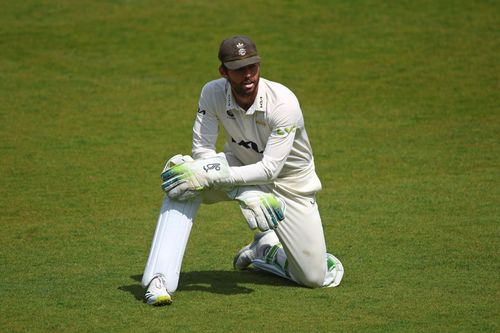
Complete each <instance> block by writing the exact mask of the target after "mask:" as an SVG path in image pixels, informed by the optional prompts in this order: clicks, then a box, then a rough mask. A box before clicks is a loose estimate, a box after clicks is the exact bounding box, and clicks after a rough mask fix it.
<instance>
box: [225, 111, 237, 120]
mask: <svg viewBox="0 0 500 333" xmlns="http://www.w3.org/2000/svg"><path fill="white" fill-rule="evenodd" d="M226 114H227V117H228V118H231V119H235V118H234V113H233V111H231V110H227V111H226Z"/></svg>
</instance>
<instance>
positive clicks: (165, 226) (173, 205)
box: [142, 195, 201, 294]
mask: <svg viewBox="0 0 500 333" xmlns="http://www.w3.org/2000/svg"><path fill="white" fill-rule="evenodd" d="M200 204H201V198H200V197H196V198H194V199H193V200H189V201H176V200H172V199H170V198H169V197H168V195H166V196H165V199H164V200H163V204H162V207H161V210H160V216H159V217H158V222H157V225H156V230H155V233H154V236H153V242H152V244H151V250H150V252H149V257H148V262H147V264H146V268H145V269H144V274H143V276H142V286H143V287H144V288H146V287H147V286H148V285H149V283H150V282H151V280H152V279H153V277H154V276H155V275H156V274H162V275H163V276H164V277H165V279H166V281H167V283H166V285H167V291H168V292H169V293H171V294H172V293H174V292H175V291H176V290H177V285H178V283H179V275H180V270H181V264H182V259H183V257H184V251H185V250H186V246H187V242H188V239H189V234H190V232H191V227H192V226H193V222H194V218H195V217H196V213H197V212H198V208H199V207H200Z"/></svg>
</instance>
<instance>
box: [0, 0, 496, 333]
mask: <svg viewBox="0 0 500 333" xmlns="http://www.w3.org/2000/svg"><path fill="white" fill-rule="evenodd" d="M499 17H500V4H499V2H497V1H487V0H484V1H480V0H473V1H465V0H464V1H459V0H457V1H453V0H442V1H439V0H438V1H430V0H424V1H369V0H365V1H361V0H360V1H358V0H354V1H326V0H325V1H298V0H294V1H252V2H250V1H247V2H241V3H237V2H228V1H222V0H220V1H219V0H217V1H201V0H200V1H198V0H182V1H181V0H179V1H136V0H130V1H126V0H124V1H118V0H114V1H62V0H58V1H57V0H53V1H48V0H47V1H33V0H29V1H28V0H27V1H2V2H1V3H0V159H1V163H0V211H1V215H0V228H1V232H0V244H1V250H0V267H1V274H0V309H1V315H0V332H28V331H29V332H42V331H51V332H52V331H55V332H75V331H76V332H153V331H163V332H260V333H264V332H498V331H499V330H500V305H499V299H500V283H499V277H498V275H497V274H499V272H500V251H499V245H500V242H499V239H500V228H499V220H500V208H499V207H500V98H499V92H500V89H499V88H500V84H499V78H500V61H499V54H500V21H499ZM234 34H247V35H249V36H251V37H252V38H253V39H254V41H255V42H256V44H257V47H258V49H259V52H260V54H261V56H262V59H263V61H262V65H261V75H262V76H263V77H265V78H267V79H270V80H273V81H278V82H281V83H283V84H285V85H287V86H288V87H289V88H290V89H292V90H293V91H294V92H295V94H296V95H297V96H298V98H299V100H300V102H301V106H302V110H303V113H304V117H305V121H306V127H307V129H308V134H309V137H310V139H311V143H312V146H313V150H314V153H315V159H316V168H317V172H318V175H319V176H320V178H321V180H322V184H323V191H322V192H320V194H319V195H318V203H319V207H320V211H321V214H322V218H323V224H324V230H325V236H326V240H327V247H328V249H329V251H330V252H332V253H334V254H335V255H336V256H338V257H339V258H340V259H341V260H342V262H343V264H344V266H345V270H346V273H345V276H344V280H343V282H342V284H341V285H340V286H339V287H338V288H334V289H320V290H310V289H306V288H301V287H298V286H296V285H293V284H291V283H289V282H287V281H285V280H282V279H279V278H276V277H273V276H269V275H267V274H263V273H258V272H236V271H233V269H232V258H233V256H234V254H235V253H236V252H237V251H238V250H239V248H240V247H241V246H243V245H245V244H247V243H248V242H249V241H250V240H251V237H252V233H251V231H250V230H249V229H248V227H247V226H246V223H245V222H244V220H243V218H242V216H241V214H240V212H239V209H238V207H237V205H236V204H232V203H224V204H217V205H213V206H202V207H201V208H200V211H199V215H198V217H197V220H196V222H195V226H194V227H193V231H192V234H191V239H190V241H189V244H188V248H187V251H186V256H185V259H184V263H183V272H182V274H181V279H180V285H179V290H178V292H177V293H176V294H175V295H174V303H173V304H172V305H171V306H169V307H163V308H154V307H150V306H147V305H146V304H145V303H143V301H142V296H143V291H142V289H141V286H140V279H141V275H142V272H143V269H144V264H145V262H146V259H147V255H148V252H149V246H150V242H151V239H152V235H153V232H154V228H155V225H156V219H157V215H158V212H159V209H160V204H161V201H162V197H163V193H162V192H161V189H160V178H159V174H160V172H161V170H162V168H163V164H164V163H165V161H166V159H167V158H169V157H170V156H172V155H174V154H176V153H184V154H188V153H189V152H190V149H191V127H192V123H193V120H194V117H195V114H196V110H197V100H198V97H199V93H200V89H201V87H202V86H203V84H204V83H205V82H207V81H209V80H212V79H215V78H217V77H218V71H217V67H218V61H217V51H218V46H219V43H220V41H221V40H222V39H223V38H225V37H228V36H231V35H234Z"/></svg>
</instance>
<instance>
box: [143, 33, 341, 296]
mask: <svg viewBox="0 0 500 333" xmlns="http://www.w3.org/2000/svg"><path fill="white" fill-rule="evenodd" d="M218 58H219V60H220V62H221V64H220V67H219V72H220V75H221V78H219V79H217V80H213V81H211V82H208V83H207V84H206V85H205V86H204V87H203V89H202V91H201V96H200V99H199V105H198V112H197V114H196V119H195V122H194V126H193V142H192V155H191V156H189V155H184V156H183V155H176V156H174V157H172V158H171V159H169V160H168V161H167V164H166V165H165V168H164V170H163V172H162V174H161V178H162V189H163V190H164V191H165V192H166V196H165V199H164V202H163V206H162V208H161V211H160V216H159V218H158V223H157V227H156V230H155V234H154V237H153V242H152V245H151V250H150V253H149V257H148V261H147V264H146V268H145V271H144V275H143V279H142V285H143V287H144V288H145V289H146V295H145V300H146V302H147V303H148V304H152V305H165V304H170V303H171V302H172V295H173V293H174V292H175V291H176V289H177V285H178V281H179V274H180V267H181V263H182V258H183V256H184V251H185V248H186V244H187V240H188V238H189V234H190V231H191V227H192V224H193V221H194V219H195V217H196V214H197V211H198V207H199V206H200V205H201V204H202V203H209V202H210V203H213V202H218V201H223V200H234V201H237V202H238V203H239V206H240V208H241V212H242V214H243V217H244V218H245V220H246V221H247V223H248V225H249V227H250V229H253V230H255V231H256V233H255V235H254V239H253V242H252V243H250V244H249V245H247V246H245V247H243V248H242V249H241V250H240V251H239V252H238V253H237V254H236V256H235V258H234V261H233V265H234V267H235V269H238V270H244V269H246V268H248V267H250V266H252V267H254V268H257V269H261V270H264V271H267V272H270V273H272V274H276V275H278V276H281V277H283V278H286V279H289V280H291V281H294V282H296V283H297V284H299V285H302V286H306V287H310V288H319V287H335V286H338V285H339V284H340V282H341V280H342V277H343V274H344V268H343V266H342V263H341V262H340V260H338V259H337V258H336V257H335V256H333V255H332V254H330V253H328V252H327V251H326V245H325V238H324V234H323V227H322V222H321V217H320V213H319V210H318V204H317V203H316V199H315V196H316V193H317V192H318V191H320V190H321V182H320V180H319V178H318V176H317V175H316V172H315V166H314V158H313V153H312V149H311V144H310V142H309V139H308V136H307V132H306V128H305V125H304V118H303V115H302V111H301V108H300V105H299V102H298V100H297V98H296V96H295V95H294V94H293V92H292V91H290V90H289V89H288V88H287V87H285V86H283V85H281V84H279V83H276V82H273V81H269V80H267V79H264V78H262V77H260V62H261V58H260V56H259V55H258V53H257V48H256V46H255V44H254V43H253V42H252V40H250V38H248V37H247V36H234V37H231V38H228V39H225V40H224V41H222V43H221V44H220V48H219V54H218ZM219 124H220V125H222V128H223V130H224V131H225V134H226V137H227V142H226V143H225V145H224V149H223V152H217V151H216V148H215V145H216V140H217V136H218V131H219Z"/></svg>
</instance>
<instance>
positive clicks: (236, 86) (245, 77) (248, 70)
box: [221, 64, 260, 97]
mask: <svg viewBox="0 0 500 333" xmlns="http://www.w3.org/2000/svg"><path fill="white" fill-rule="evenodd" d="M221 74H222V75H223V76H224V77H225V78H226V79H227V80H228V81H229V83H230V84H231V88H232V90H233V93H234V94H235V95H238V97H248V96H252V95H256V94H257V87H258V85H259V77H260V66H259V64H253V65H248V66H245V67H241V68H238V69H235V70H230V69H227V70H226V71H223V70H221Z"/></svg>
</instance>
